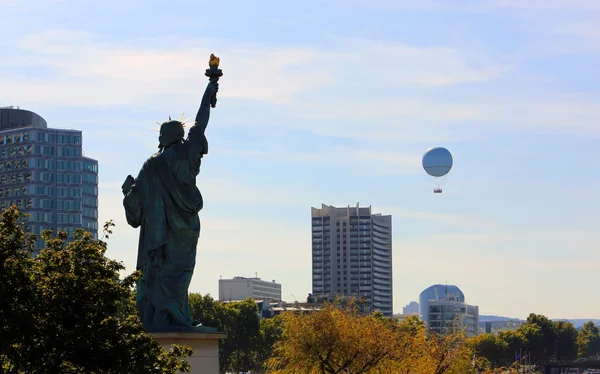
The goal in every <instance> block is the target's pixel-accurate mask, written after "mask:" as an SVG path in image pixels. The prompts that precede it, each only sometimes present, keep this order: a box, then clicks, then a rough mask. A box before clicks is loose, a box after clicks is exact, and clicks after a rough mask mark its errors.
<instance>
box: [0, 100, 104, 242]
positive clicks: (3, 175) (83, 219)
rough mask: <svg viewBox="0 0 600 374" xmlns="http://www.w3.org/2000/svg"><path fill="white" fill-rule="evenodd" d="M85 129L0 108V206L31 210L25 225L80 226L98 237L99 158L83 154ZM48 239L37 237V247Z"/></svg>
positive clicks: (36, 228)
mask: <svg viewBox="0 0 600 374" xmlns="http://www.w3.org/2000/svg"><path fill="white" fill-rule="evenodd" d="M82 143H83V138H82V133H81V131H78V130H63V129H53V128H49V127H48V124H47V123H46V121H45V120H44V119H43V118H42V117H41V116H39V115H38V114H36V113H33V112H30V111H27V110H22V109H15V108H14V107H2V108H0V209H2V210H4V209H6V208H8V207H9V206H11V205H16V206H17V207H18V208H19V209H20V210H21V211H22V212H23V213H28V214H29V215H30V216H29V217H28V218H27V221H26V225H25V230H26V231H27V232H31V233H33V234H36V235H39V234H40V233H41V232H42V231H43V230H47V229H49V230H52V231H53V232H57V231H64V232H66V233H67V234H68V235H69V238H73V233H74V231H75V229H77V228H83V229H84V230H86V231H88V232H90V233H92V235H94V237H95V238H97V237H98V161H96V160H94V159H91V158H89V157H85V156H84V155H83V150H82ZM44 246H45V243H44V242H43V240H42V239H38V242H37V244H36V247H37V249H41V248H44Z"/></svg>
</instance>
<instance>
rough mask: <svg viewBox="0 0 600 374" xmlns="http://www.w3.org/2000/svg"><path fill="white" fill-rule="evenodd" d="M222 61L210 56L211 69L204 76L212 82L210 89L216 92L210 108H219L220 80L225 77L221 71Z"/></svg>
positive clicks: (212, 55) (211, 99) (209, 64)
mask: <svg viewBox="0 0 600 374" xmlns="http://www.w3.org/2000/svg"><path fill="white" fill-rule="evenodd" d="M219 62H220V59H219V58H218V57H217V56H215V55H214V54H211V55H210V60H209V61H208V66H209V68H208V69H206V72H205V73H204V75H206V76H207V77H208V79H209V81H210V84H209V88H208V89H212V91H214V94H213V95H212V97H211V98H210V106H211V107H212V108H214V107H215V106H217V91H218V90H219V84H218V83H217V82H218V81H219V78H220V77H221V76H222V75H223V72H222V71H221V69H219Z"/></svg>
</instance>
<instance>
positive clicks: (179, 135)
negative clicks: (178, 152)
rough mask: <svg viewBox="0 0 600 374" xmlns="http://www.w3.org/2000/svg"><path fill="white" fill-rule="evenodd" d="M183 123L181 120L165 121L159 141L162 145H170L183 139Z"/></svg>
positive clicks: (161, 127)
mask: <svg viewBox="0 0 600 374" xmlns="http://www.w3.org/2000/svg"><path fill="white" fill-rule="evenodd" d="M183 135H184V131H183V124H182V123H181V122H179V121H168V122H164V123H163V124H162V125H161V126H160V135H159V136H158V142H159V143H160V145H161V146H162V147H166V146H169V145H171V144H173V143H176V142H178V141H180V140H182V139H183Z"/></svg>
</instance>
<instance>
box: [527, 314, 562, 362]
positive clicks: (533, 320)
mask: <svg viewBox="0 0 600 374" xmlns="http://www.w3.org/2000/svg"><path fill="white" fill-rule="evenodd" d="M532 326H537V327H539V332H537V331H535V332H534V330H531V329H529V330H528V328H529V327H532ZM519 329H523V330H525V331H527V334H524V335H525V337H526V338H527V340H528V342H529V346H530V349H531V352H532V354H533V357H534V358H535V359H536V361H537V362H538V363H542V364H543V363H546V362H548V361H550V359H551V358H552V357H554V356H555V355H556V331H555V330H554V324H553V323H552V321H551V320H550V319H549V318H548V317H546V316H543V315H541V314H535V313H531V314H529V316H528V317H527V321H526V323H524V324H523V325H521V326H519Z"/></svg>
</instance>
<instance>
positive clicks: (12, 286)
mask: <svg viewBox="0 0 600 374" xmlns="http://www.w3.org/2000/svg"><path fill="white" fill-rule="evenodd" d="M1 218H2V220H1V222H0V373H2V374H4V373H15V374H16V373H19V374H20V373H34V374H35V373H107V374H108V373H160V374H167V373H176V372H177V371H179V370H188V369H189V365H187V364H186V363H185V361H183V359H184V358H185V357H187V356H188V355H189V354H190V353H191V351H190V349H189V348H183V347H174V349H173V350H172V351H171V352H167V351H165V350H164V349H163V348H162V347H161V346H160V345H159V344H158V343H157V342H156V340H155V339H154V338H153V337H152V335H150V334H148V333H146V332H145V331H144V330H143V327H142V324H141V322H140V319H139V317H138V312H137V309H136V308H135V305H134V303H133V301H132V299H133V298H132V295H133V287H134V283H135V279H136V276H137V275H132V276H129V277H126V278H125V279H121V278H120V277H119V272H120V271H121V270H123V269H124V266H123V265H122V264H121V263H119V262H116V261H114V260H111V259H109V258H107V257H106V256H105V252H106V243H105V242H103V241H99V240H95V239H93V238H92V236H91V234H89V233H85V232H83V230H78V231H76V234H75V240H74V241H72V242H70V243H67V242H66V241H65V239H66V234H65V233H58V234H57V236H56V237H55V238H53V237H52V236H51V233H50V232H45V233H44V235H43V238H44V239H45V240H46V246H47V248H46V249H43V250H41V251H40V252H39V254H38V255H37V256H35V257H32V256H31V254H32V251H33V243H34V242H35V240H36V238H35V237H34V236H32V235H26V234H25V233H24V232H23V228H22V227H23V225H22V222H21V221H22V217H21V215H20V213H19V212H18V210H17V209H16V208H15V207H11V208H9V209H7V210H6V211H4V212H3V213H2V217H1ZM106 229H107V230H110V225H109V226H107V227H106Z"/></svg>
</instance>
